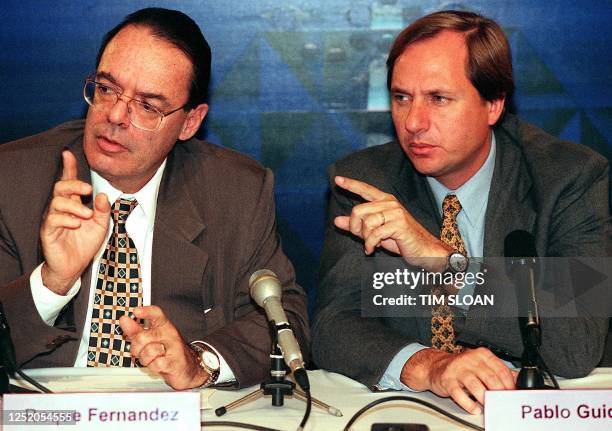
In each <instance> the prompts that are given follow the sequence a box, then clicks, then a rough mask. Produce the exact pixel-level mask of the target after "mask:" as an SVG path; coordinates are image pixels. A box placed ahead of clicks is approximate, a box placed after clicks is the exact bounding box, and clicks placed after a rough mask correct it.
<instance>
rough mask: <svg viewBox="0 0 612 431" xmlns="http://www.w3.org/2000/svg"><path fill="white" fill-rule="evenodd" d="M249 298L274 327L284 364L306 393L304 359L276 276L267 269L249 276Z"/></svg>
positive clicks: (306, 383)
mask: <svg viewBox="0 0 612 431" xmlns="http://www.w3.org/2000/svg"><path fill="white" fill-rule="evenodd" d="M249 288H250V293H251V298H253V300H254V301H255V302H256V303H257V305H259V306H260V307H263V309H264V310H265V312H266V316H267V317H268V321H270V322H271V323H272V325H273V326H274V329H275V332H276V334H277V343H278V345H279V347H280V349H281V352H282V354H283V358H284V359H285V363H286V364H287V366H288V367H289V369H291V371H292V372H293V376H294V378H295V381H296V382H297V383H298V384H299V385H300V386H301V387H302V389H304V390H305V391H308V390H309V388H310V384H309V383H308V375H307V374H306V369H305V368H304V359H303V357H302V352H301V351H300V346H299V344H298V342H297V340H296V338H295V335H294V334H293V330H292V329H291V325H290V323H289V320H288V319H287V315H286V314H285V310H283V305H282V303H281V296H282V293H283V290H282V287H281V283H280V281H279V279H278V277H277V276H276V274H275V273H274V272H272V271H270V270H269V269H260V270H259V271H256V272H254V273H253V275H251V278H250V279H249Z"/></svg>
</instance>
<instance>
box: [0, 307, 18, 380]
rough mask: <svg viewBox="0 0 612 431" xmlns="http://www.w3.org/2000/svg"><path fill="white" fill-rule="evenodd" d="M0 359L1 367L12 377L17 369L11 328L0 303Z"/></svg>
mask: <svg viewBox="0 0 612 431" xmlns="http://www.w3.org/2000/svg"><path fill="white" fill-rule="evenodd" d="M0 358H1V360H2V365H3V366H4V367H5V368H6V370H7V371H8V373H9V374H10V375H11V376H12V375H13V374H14V373H15V371H16V369H17V368H18V367H17V359H16V358H15V346H14V345H13V340H12V339H11V328H10V327H9V324H8V320H7V319H6V314H4V307H3V306H2V303H0Z"/></svg>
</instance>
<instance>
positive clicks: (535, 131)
mask: <svg viewBox="0 0 612 431" xmlns="http://www.w3.org/2000/svg"><path fill="white" fill-rule="evenodd" d="M505 131H506V132H507V133H508V135H510V136H511V137H512V139H513V140H514V142H515V143H519V145H520V146H521V150H522V152H523V154H524V156H525V159H526V161H527V163H528V164H529V165H530V166H531V167H532V168H533V169H534V170H533V172H536V173H537V174H538V175H552V176H557V177H558V176H560V175H567V174H569V173H571V172H577V171H582V172H585V171H588V172H591V173H593V174H594V175H597V174H600V173H601V172H602V171H604V170H605V169H607V167H608V164H609V162H608V160H607V159H606V158H605V157H604V156H603V155H601V154H599V153H598V152H596V151H594V150H593V149H591V148H589V147H587V146H585V145H581V144H577V143H575V142H571V141H566V140H562V139H559V138H557V137H555V136H553V135H550V134H549V133H547V132H545V131H544V130H542V129H540V128H538V127H536V126H534V125H532V124H529V123H527V122H524V121H519V120H518V119H516V118H512V119H511V123H510V127H506V128H505Z"/></svg>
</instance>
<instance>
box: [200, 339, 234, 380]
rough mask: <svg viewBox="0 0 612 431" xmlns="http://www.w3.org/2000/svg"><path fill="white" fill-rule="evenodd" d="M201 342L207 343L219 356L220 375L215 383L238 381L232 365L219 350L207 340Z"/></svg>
mask: <svg viewBox="0 0 612 431" xmlns="http://www.w3.org/2000/svg"><path fill="white" fill-rule="evenodd" d="M200 343H202V344H206V345H207V346H208V347H210V348H211V349H212V350H213V351H214V352H215V353H216V354H217V356H218V357H219V377H218V378H217V381H216V382H215V384H219V383H229V382H235V381H236V376H235V375H234V372H233V371H232V369H231V368H230V366H229V364H228V363H227V361H226V360H225V359H224V358H223V356H221V354H220V353H219V351H218V350H217V349H215V348H214V347H213V346H211V345H210V344H208V343H207V342H205V341H200Z"/></svg>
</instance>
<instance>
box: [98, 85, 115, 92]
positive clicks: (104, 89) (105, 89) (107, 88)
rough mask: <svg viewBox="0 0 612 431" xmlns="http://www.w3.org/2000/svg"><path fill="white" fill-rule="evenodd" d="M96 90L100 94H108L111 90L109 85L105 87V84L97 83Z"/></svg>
mask: <svg viewBox="0 0 612 431" xmlns="http://www.w3.org/2000/svg"><path fill="white" fill-rule="evenodd" d="M98 91H99V92H100V93H102V94H109V93H112V91H113V90H111V89H110V87H107V86H106V85H102V84H98Z"/></svg>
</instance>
